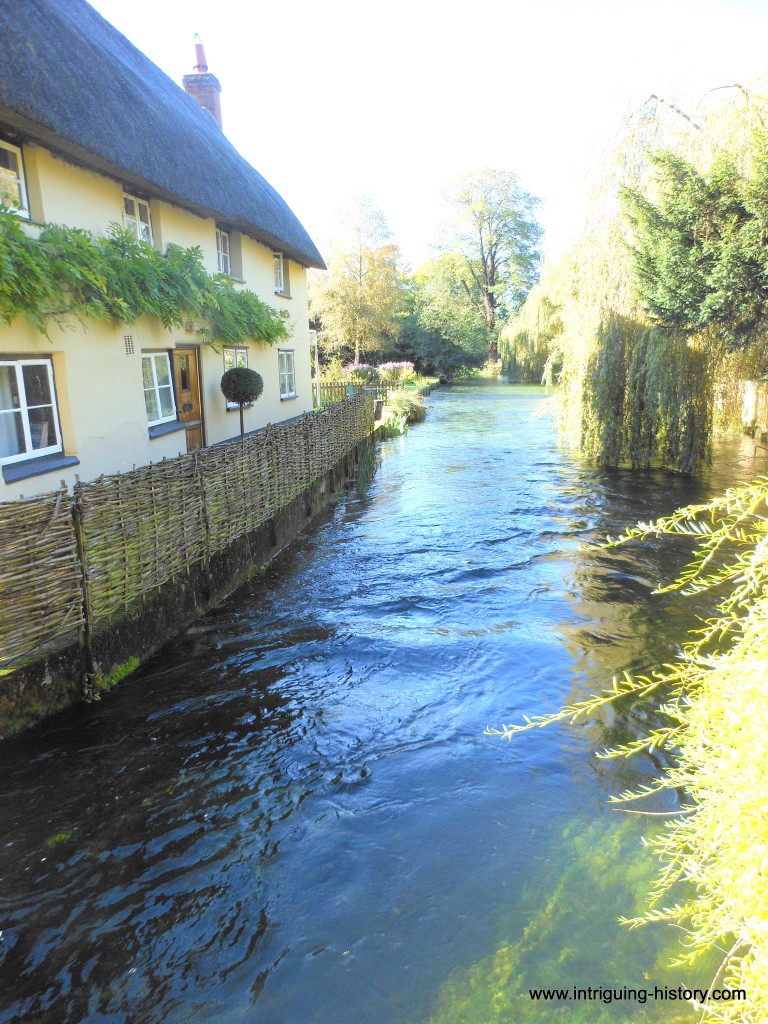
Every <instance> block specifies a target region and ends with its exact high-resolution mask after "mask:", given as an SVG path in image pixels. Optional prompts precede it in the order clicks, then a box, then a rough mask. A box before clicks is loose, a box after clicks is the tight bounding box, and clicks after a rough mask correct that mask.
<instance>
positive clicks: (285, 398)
mask: <svg viewBox="0 0 768 1024" xmlns="http://www.w3.org/2000/svg"><path fill="white" fill-rule="evenodd" d="M298 397H299V396H298V394H297V393H296V392H295V391H294V392H293V394H290V395H280V401H281V402H290V401H292V400H293V399H294V398H298Z"/></svg>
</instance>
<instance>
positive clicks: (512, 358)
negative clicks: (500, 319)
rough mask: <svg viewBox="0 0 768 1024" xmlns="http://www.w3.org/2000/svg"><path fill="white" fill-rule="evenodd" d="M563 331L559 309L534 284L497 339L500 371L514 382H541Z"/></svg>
mask: <svg viewBox="0 0 768 1024" xmlns="http://www.w3.org/2000/svg"><path fill="white" fill-rule="evenodd" d="M562 329H563V325H562V321H561V319H560V308H559V306H556V305H555V304H554V302H553V301H552V299H551V298H550V296H549V295H548V293H547V291H546V289H545V287H544V286H543V285H541V284H536V285H534V286H533V288H532V289H531V291H530V292H529V293H528V299H527V301H526V303H525V305H524V306H523V308H522V309H521V310H520V311H519V312H518V313H517V314H516V315H515V316H514V317H512V319H510V320H509V322H508V323H507V324H506V325H505V326H504V328H503V330H502V332H501V334H500V336H499V355H500V357H501V362H502V368H503V372H504V373H505V374H508V375H509V376H510V377H511V378H512V379H513V380H537V381H538V380H542V378H543V377H544V372H545V370H546V368H547V366H548V364H549V360H550V356H551V354H552V352H553V351H554V349H555V345H556V338H557V337H558V336H559V334H560V333H561V332H562Z"/></svg>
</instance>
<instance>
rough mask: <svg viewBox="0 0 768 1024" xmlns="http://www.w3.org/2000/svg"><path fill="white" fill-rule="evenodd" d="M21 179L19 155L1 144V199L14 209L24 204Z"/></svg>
mask: <svg viewBox="0 0 768 1024" xmlns="http://www.w3.org/2000/svg"><path fill="white" fill-rule="evenodd" d="M20 180H21V175H20V173H19V158H18V156H17V155H16V153H13V152H12V151H11V150H9V149H6V148H5V147H4V146H0V199H1V200H2V201H3V202H4V203H5V205H6V206H10V207H11V208H12V209H14V210H18V209H19V208H20V207H21V206H23V202H22V196H21V185H20Z"/></svg>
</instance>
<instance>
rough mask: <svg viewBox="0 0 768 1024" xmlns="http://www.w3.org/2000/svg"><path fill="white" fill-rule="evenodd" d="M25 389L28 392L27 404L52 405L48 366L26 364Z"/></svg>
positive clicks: (24, 372) (23, 369)
mask: <svg viewBox="0 0 768 1024" xmlns="http://www.w3.org/2000/svg"><path fill="white" fill-rule="evenodd" d="M22 373H23V374H24V390H25V391H26V393H27V405H28V406H31V405H50V404H51V402H52V400H53V398H52V395H51V387H50V384H49V382H48V367H47V366H24V367H22Z"/></svg>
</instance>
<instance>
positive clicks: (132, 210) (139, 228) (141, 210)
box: [123, 192, 152, 245]
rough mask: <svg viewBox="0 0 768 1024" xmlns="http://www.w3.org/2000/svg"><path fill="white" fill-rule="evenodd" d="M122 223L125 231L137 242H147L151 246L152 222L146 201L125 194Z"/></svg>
mask: <svg viewBox="0 0 768 1024" xmlns="http://www.w3.org/2000/svg"><path fill="white" fill-rule="evenodd" d="M123 223H124V224H125V227H126V230H127V231H129V232H130V233H131V234H132V235H133V236H134V237H135V238H136V239H137V240H138V241H139V242H149V244H150V245H152V221H151V219H150V216H149V203H148V202H147V201H146V199H137V197H136V196H129V195H128V193H127V192H126V193H125V194H124V195H123Z"/></svg>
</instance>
